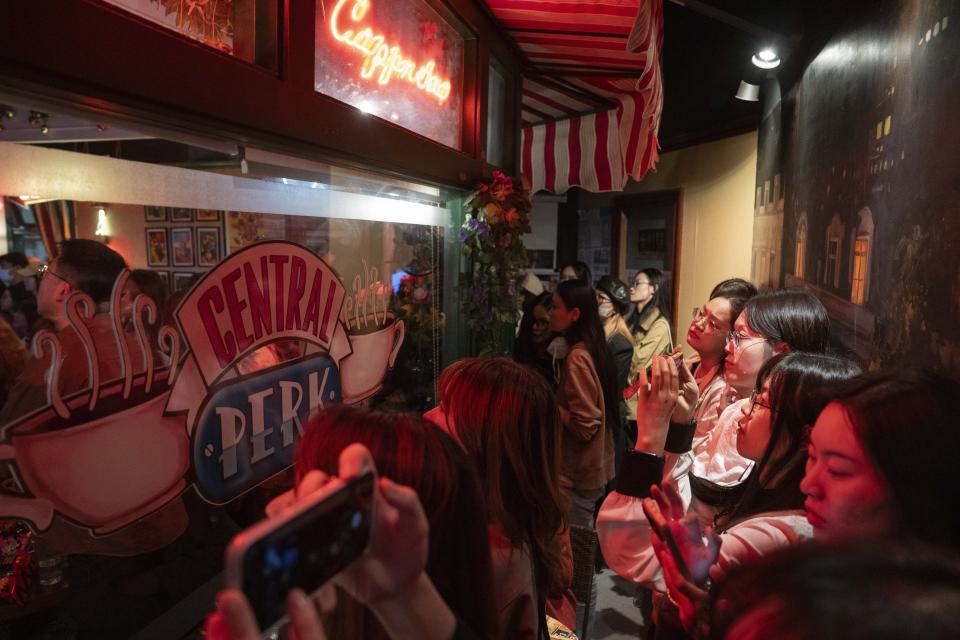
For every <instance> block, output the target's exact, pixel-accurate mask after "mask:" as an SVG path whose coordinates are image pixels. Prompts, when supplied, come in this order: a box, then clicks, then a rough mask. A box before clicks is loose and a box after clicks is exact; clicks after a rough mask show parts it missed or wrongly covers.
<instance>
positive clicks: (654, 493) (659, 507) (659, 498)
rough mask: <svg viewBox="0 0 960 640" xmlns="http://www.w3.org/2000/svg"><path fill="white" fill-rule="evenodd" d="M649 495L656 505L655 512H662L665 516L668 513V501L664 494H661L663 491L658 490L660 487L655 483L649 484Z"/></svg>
mask: <svg viewBox="0 0 960 640" xmlns="http://www.w3.org/2000/svg"><path fill="white" fill-rule="evenodd" d="M650 497H651V498H653V500H654V505H655V506H656V513H662V514H664V515H665V516H666V515H668V514H670V512H671V511H670V503H669V502H667V498H666V496H664V495H663V492H662V491H661V490H660V487H658V486H657V485H651V486H650Z"/></svg>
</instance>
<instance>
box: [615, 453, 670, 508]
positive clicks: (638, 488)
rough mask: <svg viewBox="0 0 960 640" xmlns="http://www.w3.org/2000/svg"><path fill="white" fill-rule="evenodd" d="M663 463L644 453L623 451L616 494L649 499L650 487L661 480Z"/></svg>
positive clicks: (655, 456)
mask: <svg viewBox="0 0 960 640" xmlns="http://www.w3.org/2000/svg"><path fill="white" fill-rule="evenodd" d="M664 464H665V461H664V459H663V458H661V457H660V456H657V455H654V454H652V453H647V452H646V451H635V450H631V451H625V452H624V454H623V460H622V461H621V463H620V473H619V474H617V493H622V494H623V495H625V496H632V497H634V498H649V497H650V485H653V484H660V481H661V480H663V467H664Z"/></svg>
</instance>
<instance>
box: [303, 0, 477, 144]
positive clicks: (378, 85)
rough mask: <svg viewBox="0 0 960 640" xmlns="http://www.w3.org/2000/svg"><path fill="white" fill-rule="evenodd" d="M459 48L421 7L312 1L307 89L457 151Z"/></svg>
mask: <svg viewBox="0 0 960 640" xmlns="http://www.w3.org/2000/svg"><path fill="white" fill-rule="evenodd" d="M324 7H326V12H324ZM463 47H464V40H463V36H461V35H460V34H459V33H458V32H457V30H456V29H455V28H454V27H452V26H451V25H450V24H448V23H447V22H446V21H444V19H443V18H442V17H441V16H440V15H439V14H438V13H437V12H436V11H434V10H433V8H432V7H430V6H429V5H428V4H427V3H426V2H424V1H423V0H326V2H324V1H323V0H318V2H317V26H316V52H315V55H316V58H315V63H314V89H315V90H316V91H318V92H319V93H322V94H324V95H328V96H330V97H332V98H336V99H337V100H340V101H341V102H346V103H347V104H350V105H352V106H354V107H356V108H357V109H360V110H361V111H363V112H364V113H367V114H370V115H373V116H377V117H378V118H382V119H384V120H387V121H389V122H392V123H394V124H397V125H399V126H401V127H404V128H405V129H409V130H410V131H413V132H414V133H419V134H420V135H422V136H425V137H427V138H430V139H431V140H434V141H436V142H439V143H441V144H445V145H446V146H448V147H453V148H454V149H460V148H461V146H462V145H461V124H462V122H461V105H462V96H461V94H462V87H463Z"/></svg>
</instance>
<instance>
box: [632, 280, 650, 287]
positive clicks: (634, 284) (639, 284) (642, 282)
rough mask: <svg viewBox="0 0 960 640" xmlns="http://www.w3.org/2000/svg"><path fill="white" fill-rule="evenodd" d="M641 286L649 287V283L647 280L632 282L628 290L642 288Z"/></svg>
mask: <svg viewBox="0 0 960 640" xmlns="http://www.w3.org/2000/svg"><path fill="white" fill-rule="evenodd" d="M643 285H647V286H648V287H649V286H650V281H649V280H634V281H633V284H632V285H630V288H631V289H636V288H637V287H641V286H643Z"/></svg>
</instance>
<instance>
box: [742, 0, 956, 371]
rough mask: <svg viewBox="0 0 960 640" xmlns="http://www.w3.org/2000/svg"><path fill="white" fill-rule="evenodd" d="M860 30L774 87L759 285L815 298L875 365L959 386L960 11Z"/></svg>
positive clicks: (769, 94)
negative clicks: (918, 369)
mask: <svg viewBox="0 0 960 640" xmlns="http://www.w3.org/2000/svg"><path fill="white" fill-rule="evenodd" d="M860 22H861V26H859V27H857V28H855V29H851V30H848V31H846V32H843V33H840V34H839V35H838V36H836V37H834V38H833V39H832V40H831V41H830V42H829V43H828V44H827V46H826V47H824V49H823V50H822V51H821V52H820V54H819V55H818V56H817V57H816V59H815V60H813V62H811V64H810V65H809V66H808V67H807V69H806V70H805V72H804V74H803V77H802V78H801V80H800V81H799V82H798V83H797V84H796V85H795V86H794V87H793V88H792V89H791V90H790V92H789V93H787V94H786V95H784V96H783V99H782V100H780V99H779V98H780V96H779V95H778V92H777V88H776V86H772V87H770V86H768V87H766V97H765V100H766V105H767V107H766V112H765V117H764V120H763V124H762V126H761V131H760V143H759V144H760V148H759V158H758V171H757V199H756V207H755V217H754V243H753V278H754V280H755V281H756V282H757V283H758V284H762V285H770V286H778V285H783V286H788V287H795V288H805V289H807V290H809V291H811V292H813V293H815V294H816V295H817V296H818V297H819V298H820V299H821V300H822V301H823V302H824V304H825V305H826V307H827V308H828V309H829V311H830V314H831V317H832V318H833V320H834V327H835V335H836V336H837V340H838V341H839V342H840V343H842V344H844V345H845V346H847V347H849V348H851V349H853V350H854V351H856V352H857V353H859V354H860V355H861V356H863V357H864V358H865V359H866V360H867V361H868V362H870V363H871V365H875V366H876V365H884V364H908V363H910V364H916V365H918V366H932V367H936V368H938V369H941V370H944V371H946V372H949V373H952V374H953V375H955V376H960V151H958V149H960V117H958V116H957V114H958V113H960V4H958V3H956V2H954V1H951V0H899V1H891V2H878V3H877V6H876V7H875V8H874V9H873V15H872V16H870V18H869V19H868V20H862V21H860ZM774 85H775V83H774Z"/></svg>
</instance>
